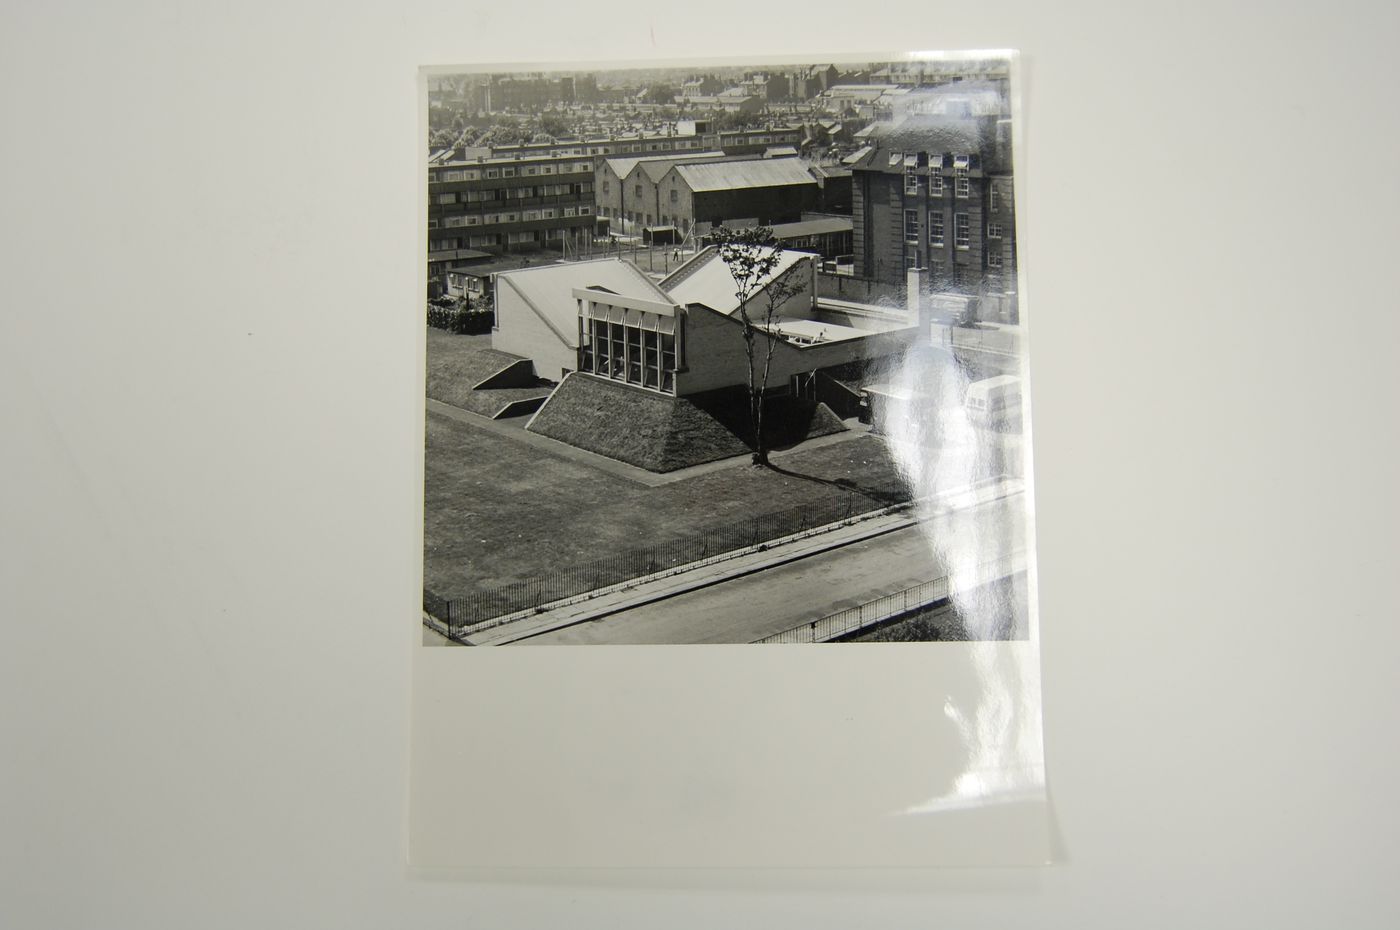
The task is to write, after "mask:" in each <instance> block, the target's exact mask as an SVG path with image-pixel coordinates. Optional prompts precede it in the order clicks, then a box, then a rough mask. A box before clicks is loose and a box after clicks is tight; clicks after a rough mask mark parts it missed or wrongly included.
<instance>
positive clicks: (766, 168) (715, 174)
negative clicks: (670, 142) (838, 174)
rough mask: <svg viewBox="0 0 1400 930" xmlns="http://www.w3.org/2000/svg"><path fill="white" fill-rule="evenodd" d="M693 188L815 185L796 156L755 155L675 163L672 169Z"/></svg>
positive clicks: (723, 188)
mask: <svg viewBox="0 0 1400 930" xmlns="http://www.w3.org/2000/svg"><path fill="white" fill-rule="evenodd" d="M673 170H674V171H675V172H676V173H677V174H679V175H680V176H681V177H682V178H683V179H684V180H685V183H686V186H688V187H689V188H690V189H691V190H692V191H720V190H739V189H743V188H752V187H781V186H784V185H792V184H816V183H817V182H816V179H815V178H813V177H812V175H811V173H810V172H808V171H807V169H806V168H805V167H803V166H802V163H801V162H800V161H798V160H797V159H795V158H755V159H748V160H743V161H726V162H719V163H716V164H703V163H702V164H695V165H684V164H683V165H676V166H675V168H674V169H673Z"/></svg>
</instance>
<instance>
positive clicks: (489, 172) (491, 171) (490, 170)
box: [486, 168, 501, 179]
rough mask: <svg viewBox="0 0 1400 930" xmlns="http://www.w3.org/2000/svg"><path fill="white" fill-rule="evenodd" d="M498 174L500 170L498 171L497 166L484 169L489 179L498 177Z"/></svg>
mask: <svg viewBox="0 0 1400 930" xmlns="http://www.w3.org/2000/svg"><path fill="white" fill-rule="evenodd" d="M500 176H501V171H500V169H499V168H487V169H486V177H487V178H488V179H490V178H499V177H500Z"/></svg>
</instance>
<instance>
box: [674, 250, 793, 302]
mask: <svg viewBox="0 0 1400 930" xmlns="http://www.w3.org/2000/svg"><path fill="white" fill-rule="evenodd" d="M770 251H771V250H770ZM811 257H812V253H810V252H797V251H794V250H792V249H784V250H782V253H781V255H780V256H779V258H778V266H777V267H776V268H774V269H773V273H772V274H771V275H769V276H768V277H767V278H766V279H765V280H764V281H762V282H760V286H759V287H756V288H754V294H758V293H759V292H760V291H761V290H762V288H763V286H766V285H767V284H768V282H769V281H772V280H773V279H774V278H776V277H777V276H778V275H780V274H782V273H783V272H784V271H787V270H788V269H789V268H791V267H792V266H793V265H795V264H796V263H797V262H799V261H801V260H802V259H804V258H811ZM661 289H662V290H664V291H665V292H666V293H667V294H668V295H669V297H670V299H671V300H672V301H673V302H675V303H678V304H682V305H685V304H704V305H705V306H707V307H709V308H710V309H712V310H718V311H719V312H720V313H723V314H725V315H726V316H727V315H729V314H732V313H734V312H735V311H737V310H738V309H739V298H738V296H737V295H736V294H735V291H736V290H737V289H738V285H737V284H736V283H735V282H734V275H733V274H731V273H730V271H729V266H728V265H726V264H725V263H724V261H723V260H722V259H721V258H720V257H719V249H718V248H717V247H716V246H713V245H712V246H709V247H707V248H705V249H704V250H702V251H701V252H700V254H699V255H696V256H695V257H694V258H692V259H691V260H690V261H688V262H686V263H685V264H684V265H682V266H680V267H679V268H677V269H676V270H675V271H673V272H672V273H671V274H670V276H669V277H666V278H664V279H662V281H661Z"/></svg>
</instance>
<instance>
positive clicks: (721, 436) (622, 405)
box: [530, 375, 846, 472]
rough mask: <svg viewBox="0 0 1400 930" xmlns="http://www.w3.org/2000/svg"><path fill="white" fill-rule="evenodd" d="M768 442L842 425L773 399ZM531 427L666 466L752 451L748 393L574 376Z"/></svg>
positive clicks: (821, 411)
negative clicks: (678, 390)
mask: <svg viewBox="0 0 1400 930" xmlns="http://www.w3.org/2000/svg"><path fill="white" fill-rule="evenodd" d="M764 410H765V414H764V417H765V421H764V431H763V432H764V435H765V436H766V437H767V438H768V442H769V445H770V446H775V447H781V446H785V445H795V444H796V443H797V442H798V441H800V440H802V439H809V438H813V437H816V436H825V435H827V434H829V433H838V432H841V431H842V430H844V429H845V428H846V427H845V426H844V425H843V424H842V423H841V421H840V420H839V419H837V417H836V415H835V414H833V413H832V412H831V411H830V410H828V409H827V407H826V406H825V405H824V404H816V403H814V402H812V401H804V400H800V399H796V398H790V397H781V398H774V399H772V400H770V401H769V402H768V403H766V404H765V405H764ZM530 431H531V432H534V433H539V434H540V435H542V436H548V437H550V438H551V439H557V440H559V441H560V442H565V443H568V444H569V445H571V446H575V447H577V448H580V449H587V450H588V451H590V452H597V453H599V454H600V455H606V456H608V457H609V458H613V459H617V460H618V461H622V462H626V463H627V464H629V465H636V466H638V467H640V468H645V469H647V470H648V471H655V472H668V471H674V470H676V469H678V468H686V467H688V466H690V465H701V464H704V463H705V462H713V461H716V460H718V459H724V458H730V457H731V456H736V455H743V454H745V453H746V452H748V451H749V449H750V445H749V438H750V437H751V436H752V434H753V429H752V427H751V426H750V424H749V395H748V391H746V390H744V389H742V388H740V389H738V390H733V391H714V392H710V393H709V394H708V395H700V396H697V397H667V396H666V395H663V394H657V393H655V392H652V391H644V390H639V389H637V388H633V387H629V386H627V385H623V384H616V383H614V382H611V381H604V380H602V379H601V378H593V377H589V376H587V375H571V376H569V377H568V378H566V379H565V380H564V382H563V383H562V384H560V385H559V388H558V389H557V390H556V391H555V392H554V396H553V397H551V398H550V399H549V403H547V404H545V406H544V407H543V409H541V410H540V412H539V414H538V415H537V416H536V417H535V418H534V420H533V421H532V422H531V424H530Z"/></svg>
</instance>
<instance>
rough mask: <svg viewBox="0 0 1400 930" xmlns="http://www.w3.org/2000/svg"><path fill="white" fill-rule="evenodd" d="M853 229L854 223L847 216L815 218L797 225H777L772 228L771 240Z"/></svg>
mask: <svg viewBox="0 0 1400 930" xmlns="http://www.w3.org/2000/svg"><path fill="white" fill-rule="evenodd" d="M853 227H854V222H853V221H852V219H851V218H850V217H849V216H830V217H816V218H813V219H810V220H802V221H801V222H799V223H779V224H778V225H776V226H774V227H773V238H775V239H796V238H797V237H799V236H820V235H823V234H825V233H839V232H850V231H851V230H852V228H853Z"/></svg>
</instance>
